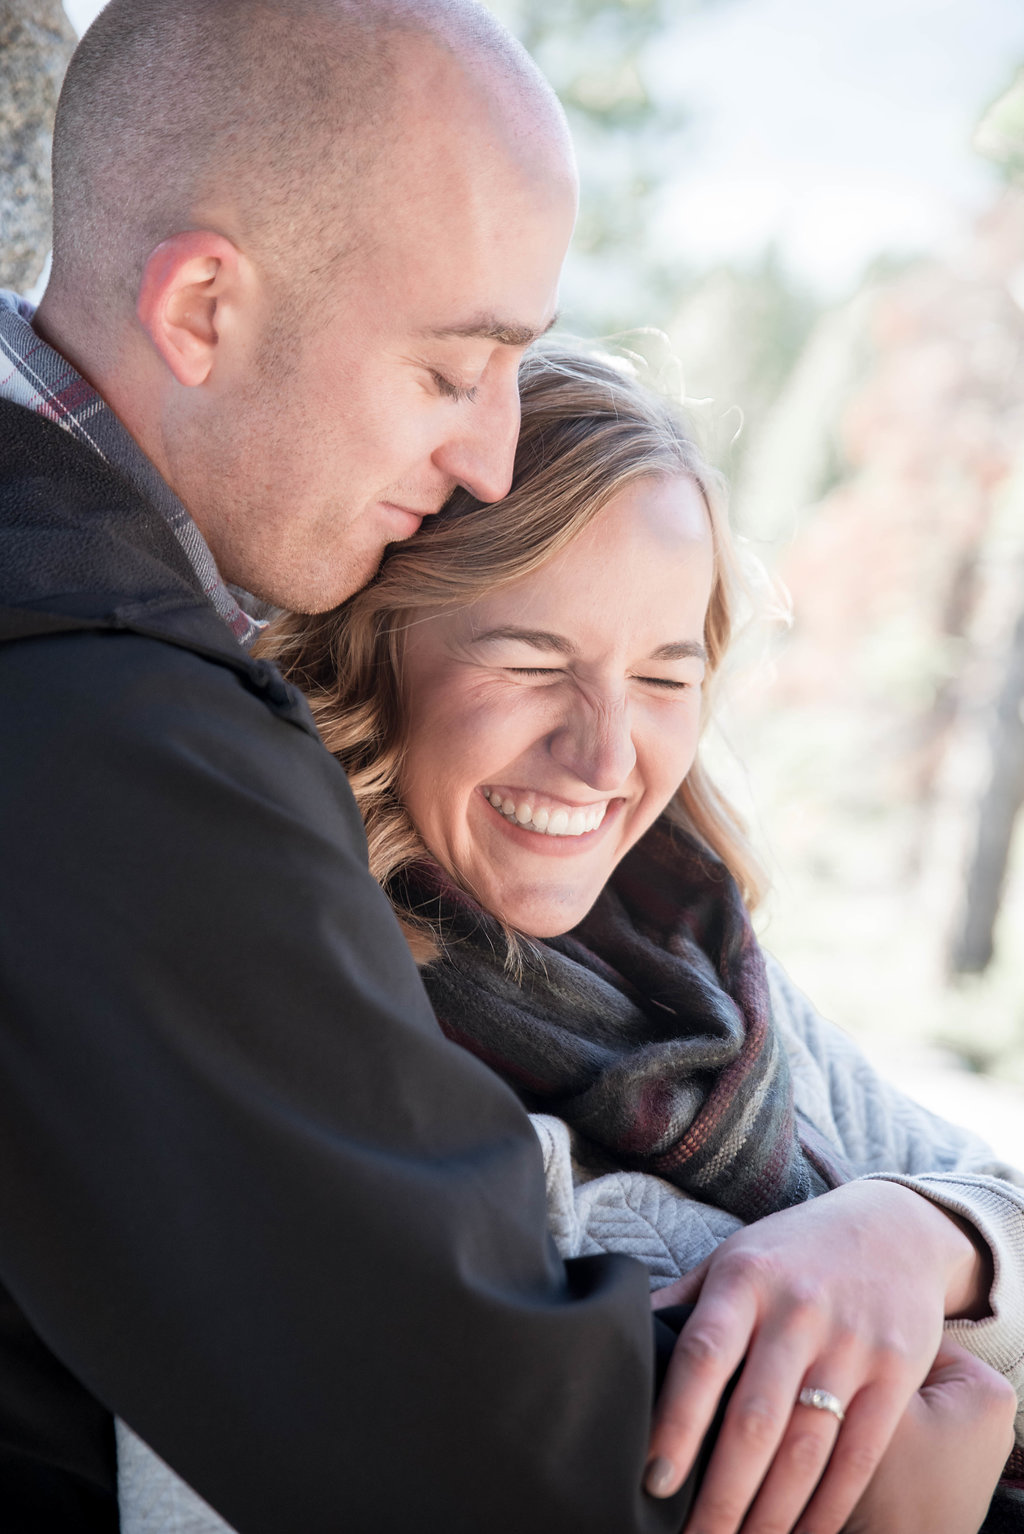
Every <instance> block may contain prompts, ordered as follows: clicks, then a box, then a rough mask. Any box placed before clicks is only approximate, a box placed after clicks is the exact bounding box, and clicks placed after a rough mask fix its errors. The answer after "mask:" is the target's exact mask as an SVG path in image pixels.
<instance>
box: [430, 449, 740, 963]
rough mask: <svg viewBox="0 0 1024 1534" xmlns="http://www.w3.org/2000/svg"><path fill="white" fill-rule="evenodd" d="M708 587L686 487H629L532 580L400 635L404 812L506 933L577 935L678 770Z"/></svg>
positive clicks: (696, 686)
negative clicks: (513, 930) (510, 930)
mask: <svg viewBox="0 0 1024 1534" xmlns="http://www.w3.org/2000/svg"><path fill="white" fill-rule="evenodd" d="M494 515H495V516H501V515H502V512H501V509H500V508H498V509H496V510H495V512H494ZM712 578H713V549H712V540H711V528H710V523H709V521H708V514H707V510H706V507H705V504H704V499H703V496H702V494H701V492H700V490H699V488H698V486H697V485H696V484H695V483H694V481H693V480H692V479H690V478H689V477H684V476H679V477H671V478H660V477H659V478H656V479H653V478H652V479H643V480H639V481H637V482H635V483H634V484H632V485H630V486H628V487H627V488H626V489H625V490H622V491H621V492H620V493H619V494H618V495H616V496H615V498H614V499H613V500H612V501H610V502H609V504H608V505H607V506H606V507H605V508H604V510H603V511H601V512H600V513H599V515H598V516H597V517H596V518H595V520H594V521H593V522H592V523H591V524H590V525H589V526H588V527H587V528H586V529H585V531H584V532H583V533H581V535H580V536H579V537H578V538H577V539H576V541H575V542H574V543H573V544H572V545H571V546H570V547H569V548H568V549H566V550H565V551H564V552H563V553H561V554H558V555H556V556H555V557H554V558H553V559H552V560H550V561H549V562H548V563H547V564H546V565H544V566H543V568H542V569H540V570H538V571H536V572H535V573H534V574H532V575H528V576H524V577H523V578H522V579H521V580H519V581H517V582H515V583H514V584H512V585H509V586H505V587H504V588H502V589H500V590H498V591H495V592H494V593H493V594H491V595H489V596H486V597H483V598H482V599H481V600H479V601H477V602H474V603H473V604H472V605H471V606H468V607H465V608H462V609H460V610H458V611H456V612H444V613H440V614H439V613H436V612H435V613H429V612H427V613H425V614H423V615H421V619H420V621H416V622H414V623H413V625H412V627H411V628H410V629H409V633H408V636H407V644H406V651H405V662H404V695H405V701H406V709H407V722H408V733H407V740H408V747H409V754H408V764H407V767H406V771H405V773H404V776H403V779H402V784H401V788H402V796H403V799H404V801H405V804H406V806H407V808H408V811H409V814H410V815H411V817H412V820H413V822H414V824H415V826H416V828H417V830H418V831H419V833H420V835H421V836H422V838H423V840H424V842H425V843H426V845H427V847H428V848H429V850H430V851H431V852H432V853H433V855H434V857H435V858H436V859H437V861H438V862H439V863H441V864H442V865H443V866H445V867H447V868H448V869H450V870H453V871H454V872H455V873H456V874H458V875H459V877H460V879H461V880H462V881H463V882H464V883H465V884H466V886H467V887H468V888H469V889H470V890H471V891H472V892H473V893H474V894H475V895H476V897H477V899H478V900H479V901H480V902H481V904H482V905H483V906H484V907H485V908H486V909H488V910H489V911H491V912H493V913H494V914H495V915H496V916H499V917H501V918H503V919H504V920H505V921H506V922H508V923H509V924H510V925H511V926H513V927H515V928H516V929H518V930H519V931H520V932H524V933H526V934H528V935H529V936H531V937H553V936H555V935H557V934H559V933H562V932H566V931H568V930H569V928H570V927H573V926H575V924H576V923H577V922H578V921H579V920H580V919H581V918H582V917H583V916H584V915H585V914H586V912H587V911H588V910H589V909H590V907H591V906H592V905H593V903H594V901H595V900H596V899H597V896H598V895H599V893H600V891H601V889H602V888H603V886H604V885H605V883H606V881H607V879H608V877H609V875H610V874H611V872H612V870H613V868H614V867H615V865H616V864H617V863H618V861H619V859H620V858H621V857H622V856H623V854H624V853H625V852H627V851H628V849H629V848H630V847H632V846H633V844H634V842H636V841H637V840H638V838H639V837H640V836H642V835H643V833H644V831H646V830H647V828H648V827H649V826H650V825H651V824H652V822H653V821H654V820H655V819H656V818H657V816H658V815H659V814H660V813H661V811H662V810H663V809H664V808H665V805H666V804H667V803H668V800H669V799H670V798H671V796H672V794H673V793H674V792H675V790H676V789H677V788H678V786H679V784H680V783H681V782H682V780H683V778H684V777H685V776H686V774H687V772H688V771H689V769H690V766H691V765H692V763H693V758H694V753H695V751H696V748H697V734H698V728H699V724H700V710H701V682H702V680H703V676H704V645H703V638H704V619H705V614H706V612H707V606H708V599H709V596H710V593H711V585H712Z"/></svg>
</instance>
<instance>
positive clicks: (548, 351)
mask: <svg viewBox="0 0 1024 1534" xmlns="http://www.w3.org/2000/svg"><path fill="white" fill-rule="evenodd" d="M520 394H521V398H522V427H521V431H520V437H519V446H518V449H517V452H516V460H515V470H514V474H513V480H512V488H511V490H510V491H509V493H508V495H507V496H506V498H505V500H503V501H502V502H500V504H498V505H486V504H482V503H481V502H480V501H478V500H476V499H475V498H474V497H473V496H471V495H470V494H469V493H468V492H467V491H465V490H457V491H456V492H455V494H454V495H453V497H452V498H451V500H450V501H449V502H448V503H447V505H446V506H445V508H444V510H443V511H442V512H441V513H440V514H439V515H438V516H436V517H431V518H428V520H427V521H426V522H424V524H423V527H422V528H421V529H420V531H419V532H418V533H417V534H416V535H415V537H413V538H411V539H409V540H408V541H407V542H404V543H397V544H393V545H391V546H390V547H389V548H388V549H387V550H386V551H385V555H384V560H383V562H382V564H381V567H380V571H379V573H378V575H377V576H376V578H375V579H374V580H373V581H371V583H370V584H369V586H367V587H365V588H364V589H363V590H362V591H360V592H358V593H357V594H356V595H355V596H353V597H351V598H350V599H349V600H348V601H347V602H345V603H343V604H342V606H341V607H338V608H336V609H335V610H334V611H333V612H329V613H323V614H319V615H317V616H315V617H304V616H299V615H295V614H290V615H287V616H285V617H283V618H281V619H279V620H278V621H277V622H276V623H275V624H274V625H273V626H272V627H271V629H269V630H268V631H267V633H266V634H265V635H264V636H263V638H262V639H261V641H260V647H259V648H260V653H261V654H263V655H267V656H271V657H272V658H273V659H275V660H277V662H278V663H279V664H280V666H281V667H282V669H283V671H284V673H285V675H286V676H288V677H289V678H290V679H291V680H292V681H293V682H295V683H296V685H297V686H299V687H300V688H302V690H303V691H304V692H305V693H306V696H307V697H308V699H309V702H310V706H311V707H312V710H313V714H314V717H315V718H316V722H317V725H318V727H319V729H320V733H321V735H322V736H323V739H324V741H325V743H326V745H327V747H328V750H330V751H333V752H334V754H335V755H336V756H337V757H338V759H339V761H340V762H341V764H342V766H343V767H344V768H345V771H346V772H347V774H348V777H349V781H350V782H351V784H352V789H353V791H354V793H355V796H356V800H357V802H358V804H359V808H360V811H361V813H362V816H363V820H364V821H365V824H366V834H367V840H368V842H369V849H370V869H371V871H372V873H373V874H374V875H375V877H376V878H377V879H378V880H379V881H380V883H381V884H383V885H384V886H385V888H386V887H387V886H388V884H389V882H390V881H391V880H392V879H393V878H394V877H395V875H396V874H398V873H399V872H400V871H401V870H402V868H403V867H405V866H407V865H408V864H409V863H411V862H413V861H415V860H417V859H418V858H421V857H422V856H423V854H424V846H423V843H422V841H421V840H420V838H419V835H418V833H417V832H416V830H415V828H414V826H413V824H412V822H411V820H410V819H409V816H408V814H407V813H406V810H405V808H404V806H403V804H402V801H401V798H400V797H399V785H400V782H401V776H402V769H403V763H404V760H405V756H406V752H407V750H408V746H409V742H408V741H407V740H406V736H405V731H404V725H403V708H402V656H403V652H404V649H405V645H406V642H407V636H408V635H409V633H410V631H411V630H412V628H413V626H414V624H415V622H417V621H419V620H420V619H422V617H423V616H424V611H425V610H426V611H428V612H429V611H430V610H435V611H436V610H441V609H451V608H455V607H462V606H466V605H468V604H469V603H471V602H474V601H476V600H477V599H478V598H480V597H482V596H484V595H485V594H486V593H488V592H491V591H493V590H494V589H495V587H498V586H503V585H506V584H508V583H509V582H511V581H517V580H519V579H520V578H521V577H522V576H524V575H528V574H530V572H531V571H533V570H536V569H538V568H539V567H540V566H541V565H544V564H546V562H547V561H548V560H549V559H551V557H552V556H553V555H554V554H557V553H558V552H559V551H560V550H562V549H564V548H565V547H566V546H567V545H568V544H570V543H572V541H573V539H575V538H576V537H577V536H578V535H579V533H580V532H582V530H583V529H584V528H585V527H586V526H587V525H588V524H589V523H590V522H591V521H593V519H594V518H595V517H596V516H597V515H598V513H599V512H600V511H601V509H602V507H604V506H605V505H607V503H608V502H609V501H610V500H611V499H612V498H613V497H614V496H615V495H617V494H618V493H619V491H621V490H622V489H623V488H624V487H625V486H627V485H629V484H631V483H632V482H633V481H635V480H638V479H644V478H649V477H651V476H665V475H679V474H683V475H688V476H690V477H691V478H692V479H693V480H694V481H695V482H696V483H697V485H698V486H699V487H700V490H701V492H702V494H703V497H704V500H705V503H706V505H707V509H708V515H709V517H710V520H711V528H712V536H713V542H714V554H715V572H714V583H713V586H712V591H711V599H710V602H709V604H708V612H707V620H706V624H705V632H704V644H705V648H706V650H707V654H708V662H707V672H706V676H707V680H706V682H705V692H706V693H707V691H708V689H709V686H710V684H711V682H712V681H713V679H714V677H715V674H716V672H717V671H718V670H719V667H720V666H721V662H722V659H723V657H724V655H725V652H726V649H727V647H728V644H729V640H730V636H731V634H732V630H733V625H734V622H735V608H736V601H737V593H738V591H739V589H740V588H741V586H742V580H741V576H740V572H739V566H738V561H737V557H736V550H735V545H734V543H733V539H732V535H731V532H730V529H729V524H728V519H727V516H726V512H725V509H724V494H723V489H722V485H721V482H720V480H719V477H718V476H717V475H716V474H715V472H714V471H713V470H711V469H709V468H708V466H707V465H706V464H705V462H704V461H703V459H702V457H701V455H700V453H699V452H698V450H697V448H696V446H695V445H694V443H693V441H692V439H691V437H690V436H689V434H688V433H687V431H686V429H685V426H684V423H683V420H682V417H681V414H680V412H679V410H678V409H677V408H676V407H675V406H674V405H673V404H671V403H670V402H669V401H667V400H666V399H664V398H662V397H660V396H659V395H657V394H655V393H654V392H653V391H652V390H650V389H648V388H646V387H645V386H644V385H642V384H641V383H640V382H638V380H637V378H636V376H635V370H634V369H632V368H631V367H630V365H629V364H627V363H621V364H620V363H619V362H618V361H617V360H616V359H612V358H609V357H607V356H601V355H595V354H591V353H587V352H584V351H582V350H576V349H570V348H568V347H566V346H564V345H561V346H559V345H552V344H548V345H546V346H545V347H544V348H543V349H542V350H537V351H536V352H533V353H530V354H528V355H527V357H526V358H525V359H524V361H523V364H522V370H521V372H520ZM707 717H708V708H707V706H706V704H705V707H704V709H703V720H702V728H703V725H704V724H706V721H707ZM667 813H668V814H669V815H670V816H671V817H672V818H673V819H675V820H676V821H677V823H679V824H681V825H683V826H685V827H686V828H687V829H688V830H689V831H691V832H692V833H694V834H695V835H696V836H697V837H698V838H699V839H700V840H701V841H703V842H704V843H705V844H706V845H707V846H708V847H709V848H711V849H712V851H714V852H716V853H717V854H718V856H719V857H720V858H721V859H722V861H723V862H724V863H725V864H726V866H727V867H728V868H729V870H730V871H731V873H732V874H733V876H734V877H735V879H736V881H737V883H738V884H739V886H740V888H741V890H742V891H743V894H744V897H745V899H746V900H747V902H748V904H750V905H753V904H755V903H756V901H757V900H758V899H759V898H760V895H761V893H762V888H763V874H762V871H761V868H760V865H759V863H758V862H757V859H756V857H755V856H754V854H753V852H752V850H751V848H750V846H749V844H748V841H747V838H746V834H745V830H744V827H743V824H742V822H741V821H740V819H739V817H738V816H737V815H736V813H735V811H734V810H733V809H732V807H731V806H730V805H729V803H728V801H727V800H726V799H725V798H724V797H723V795H722V794H721V793H719V791H718V790H717V789H716V788H715V786H714V784H713V783H712V782H711V780H710V778H709V777H708V775H707V772H706V770H705V768H704V766H703V764H702V763H701V760H700V755H699V752H698V756H697V758H696V760H695V761H694V764H693V766H692V767H691V768H690V771H689V772H688V774H687V776H686V778H685V780H684V781H683V783H682V784H681V785H680V787H679V789H678V790H677V792H676V794H675V796H674V798H673V800H672V802H671V803H670V805H669V809H668V812H667ZM405 914H406V913H403V912H399V915H400V916H401V917H405ZM404 925H405V928H406V932H407V935H409V936H410V939H411V940H412V942H413V948H414V952H415V951H417V950H418V954H417V956H418V957H427V956H429V955H430V951H431V950H430V944H429V942H428V943H427V944H426V945H424V943H423V942H422V941H419V942H417V941H415V935H414V931H412V930H410V923H409V922H408V920H405V921H404ZM420 936H421V937H422V934H421V935H420Z"/></svg>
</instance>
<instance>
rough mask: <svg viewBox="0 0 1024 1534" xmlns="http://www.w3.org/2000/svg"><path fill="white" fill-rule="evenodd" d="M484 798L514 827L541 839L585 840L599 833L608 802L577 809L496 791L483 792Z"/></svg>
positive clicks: (486, 790) (536, 798)
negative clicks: (579, 837) (574, 838)
mask: <svg viewBox="0 0 1024 1534" xmlns="http://www.w3.org/2000/svg"><path fill="white" fill-rule="evenodd" d="M480 792H481V793H482V794H483V796H484V798H485V799H486V800H488V802H489V803H490V804H492V805H493V806H494V808H495V809H496V810H497V811H498V814H499V815H503V816H504V817H505V819H506V820H508V821H510V822H511V823H512V825H514V826H519V828H520V829H521V830H523V831H535V832H536V833H537V834H538V835H539V836H585V835H586V833H587V832H588V831H596V830H597V828H598V826H599V825H600V824H601V822H602V821H603V820H604V817H605V813H606V812H607V809H608V801H607V800H602V801H601V803H600V804H588V805H580V806H576V807H575V808H574V807H573V806H571V805H570V806H565V805H554V806H553V805H551V804H550V802H548V803H544V802H542V800H541V796H539V795H536V794H533V795H530V794H526V793H523V792H522V791H520V792H519V793H518V794H515V795H513V794H510V793H508V792H504V793H503V792H502V791H501V790H500V789H497V788H481V790H480Z"/></svg>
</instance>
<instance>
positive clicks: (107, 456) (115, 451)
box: [0, 290, 266, 646]
mask: <svg viewBox="0 0 1024 1534" xmlns="http://www.w3.org/2000/svg"><path fill="white" fill-rule="evenodd" d="M34 313H35V308H34V306H33V305H32V304H30V303H29V302H28V300H27V299H24V298H19V297H18V296H17V294H15V293H8V292H4V291H2V290H0V399H6V400H10V401H12V402H13V403H14V404H16V405H24V406H25V408H26V409H27V410H34V411H35V412H36V414H37V415H41V416H45V417H46V419H47V420H48V421H54V422H55V423H56V424H57V425H58V426H62V427H63V428H64V430H65V431H68V432H70V433H71V435H72V436H73V437H77V439H78V441H79V442H85V443H87V444H88V446H89V447H91V448H92V449H93V451H94V452H96V453H99V455H100V457H101V458H102V459H103V460H104V462H105V463H108V464H109V465H110V467H111V468H112V469H116V470H117V471H118V472H119V473H120V474H122V475H123V476H124V478H125V479H127V480H128V482H129V484H130V485H131V486H132V487H133V489H135V490H137V491H138V492H139V494H140V495H143V496H144V497H145V498H146V500H147V501H148V502H149V503H150V505H152V506H155V507H156V509H157V510H158V511H159V512H160V514H161V515H162V516H163V517H164V519H165V520H166V522H167V523H168V524H169V526H170V528H171V530H172V531H173V533H174V536H175V537H176V538H177V540H178V542H179V543H180V544H181V546H182V548H183V549H184V551H185V555H186V557H187V559H188V562H189V564H190V565H191V566H192V569H193V571H194V572H195V574H196V577H197V579H198V580H199V582H200V585H201V586H202V588H203V591H204V593H205V595H206V597H207V599H208V600H209V602H210V603H211V604H212V606H213V608H214V609H215V611H216V612H217V613H218V615H219V616H220V617H221V618H223V620H224V622H225V623H226V624H227V626H228V628H229V629H230V630H231V632H232V633H233V634H234V636H235V638H236V639H237V640H238V641H239V643H240V644H242V645H245V646H248V645H250V644H252V642H253V640H254V639H255V638H256V636H257V634H258V633H259V632H260V630H261V629H262V628H263V627H264V626H265V623H266V619H261V618H256V617H251V616H250V615H249V613H247V612H244V611H243V610H242V608H241V607H240V606H239V603H238V601H237V600H236V598H235V596H234V595H233V594H232V592H231V591H230V590H229V589H228V587H227V585H226V584H225V582H224V580H223V578H222V577H221V574H220V572H219V570H218V569H217V566H216V564H215V563H214V559H213V555H212V554H211V553H210V549H209V546H208V544H207V542H206V539H205V538H204V537H203V535H202V533H201V532H200V531H199V529H198V527H197V526H196V524H195V523H194V522H193V520H192V518H191V517H190V516H189V514H188V512H187V511H186V510H185V507H184V506H183V505H182V503H181V502H180V501H179V500H178V497H177V496H176V495H175V494H174V492H173V490H171V488H170V486H169V485H168V484H167V482H166V480H164V479H162V478H161V476H160V475H159V474H158V473H157V471H156V469H155V468H154V467H153V465H152V464H151V463H150V461H149V459H148V458H147V457H146V455H145V453H143V451H142V449H141V448H140V447H139V446H138V444H137V443H136V441H135V439H134V438H133V437H132V436H130V435H129V433H128V432H127V431H126V430H125V429H124V427H123V426H122V425H121V423H120V421H119V420H118V419H117V417H116V416H115V414H114V412H113V411H112V410H111V409H110V407H109V406H108V405H107V404H105V403H104V401H103V400H102V399H101V398H100V396H99V395H98V394H97V393H96V390H95V389H94V388H93V387H92V385H91V384H88V383H86V381H85V379H84V378H82V377H81V375H80V374H79V373H76V371H75V369H74V368H73V367H72V366H71V364H70V362H67V361H66V360H65V359H64V358H63V357H62V356H61V355H60V353H59V352H55V351H54V349H53V347H52V346H47V344H46V342H45V341H43V340H41V339H40V337H39V336H37V335H36V333H35V331H34V330H33V329H32V325H31V320H32V316H33V314H34ZM249 600H250V601H251V600H252V599H251V598H250V599H249Z"/></svg>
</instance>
